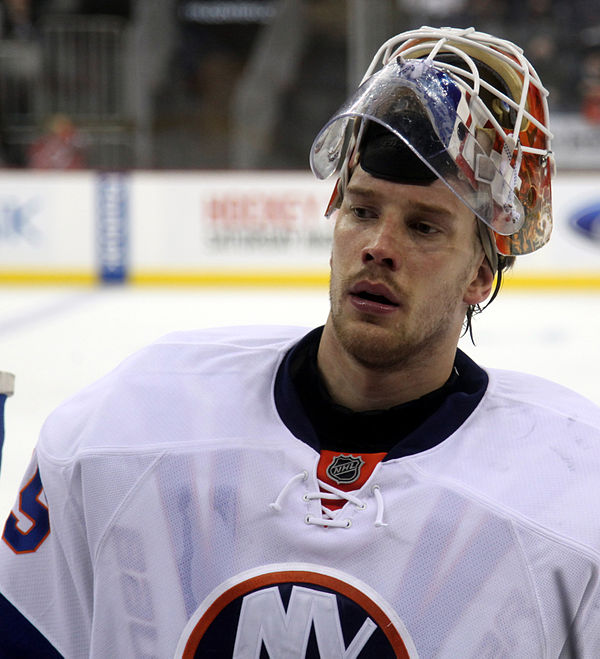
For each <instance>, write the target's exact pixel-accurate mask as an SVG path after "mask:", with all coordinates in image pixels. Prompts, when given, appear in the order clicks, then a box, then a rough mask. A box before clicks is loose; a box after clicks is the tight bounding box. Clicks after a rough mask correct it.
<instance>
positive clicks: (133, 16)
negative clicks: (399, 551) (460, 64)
mask: <svg viewBox="0 0 600 659" xmlns="http://www.w3.org/2000/svg"><path fill="white" fill-rule="evenodd" d="M421 25H432V26H442V25H451V26H453V27H468V26H474V27H475V28H476V29H478V30H481V31H484V32H491V33H493V34H495V35H496V36H499V37H504V38H508V39H511V40H514V41H515V42H517V43H518V44H519V45H521V46H522V47H523V48H524V49H525V52H526V54H527V56H528V57H529V59H530V60H531V61H532V62H533V64H534V65H535V67H536V68H537V70H538V72H539V74H540V76H541V78H542V81H543V82H544V84H545V85H546V87H547V88H548V89H549V90H550V98H549V105H550V112H551V117H552V122H551V127H552V129H553V132H554V135H555V138H554V142H553V147H554V151H555V155H556V161H557V165H558V171H559V174H558V176H557V178H556V180H555V182H554V186H553V204H554V235H553V238H552V240H551V242H550V244H549V245H548V246H547V247H544V248H543V249H542V250H540V251H539V252H537V253H536V254H533V255H528V256H525V257H521V258H520V259H519V263H518V265H517V268H516V269H515V271H514V273H512V274H510V275H509V276H507V278H506V281H505V284H504V289H503V291H502V293H501V295H500V297H499V298H498V300H497V301H496V302H494V304H493V305H492V306H491V307H490V308H489V309H488V310H486V311H485V312H484V313H483V314H482V315H481V316H480V317H477V318H476V319H475V323H474V326H475V339H476V345H473V344H471V343H470V342H469V340H468V338H465V339H463V340H462V341H461V347H462V349H463V350H465V351H467V352H468V353H469V354H471V356H473V357H474V358H475V359H477V360H478V361H480V362H481V363H482V364H484V365H488V366H497V367H503V368H515V369H519V370H524V371H528V372H532V373H536V374H539V375H541V376H544V377H547V378H549V379H552V380H555V381H558V382H560V383H562V384H564V385H566V386H569V387H571V388H574V389H577V390H578V391H580V392H581V393H582V394H584V395H585V396H587V397H589V398H590V399H592V400H594V401H595V402H596V403H599V404H600V385H599V384H598V379H597V373H598V371H600V345H599V344H600V342H599V337H600V3H599V2H591V1H590V0H569V2H566V1H565V0H493V1H492V0H0V371H11V372H12V373H14V374H15V375H16V392H15V396H14V397H13V398H10V399H9V400H8V402H7V405H6V430H7V438H6V443H5V447H4V453H3V462H2V469H1V471H0V520H1V519H2V518H3V517H4V513H5V512H6V511H7V510H8V508H9V507H10V506H11V505H12V503H13V501H14V499H15V494H16V492H17V490H18V484H19V481H20V478H21V474H22V473H23V471H24V469H25V466H26V464H27V461H28V460H29V456H30V455H31V451H32V449H33V446H34V444H35V441H36V439H37V435H38V433H39V430H40V428H41V426H42V424H43V421H44V419H45V418H46V416H47V415H48V414H49V413H50V412H51V410H52V409H53V408H54V407H55V406H56V405H58V404H59V403H60V401H61V400H63V399H64V398H65V397H68V396H70V395H71V394H73V393H75V391H77V390H79V389H80V388H81V387H83V386H85V385H87V384H89V383H90V382H92V381H93V380H94V379H96V378H98V377H100V376H101V375H102V374H103V373H105V372H106V371H108V370H110V369H112V368H113V367H114V366H116V364H117V363H118V362H119V361H120V360H122V359H123V358H124V357H125V356H126V355H127V354H129V353H131V352H132V351H134V350H135V349H137V348H139V347H141V346H142V345H144V344H146V343H148V342H149V341H152V340H153V339H155V338H157V337H158V336H160V335H162V334H164V333H166V332H169V331H172V330H183V329H191V328H197V327H205V326H214V325H223V324H229V325H231V324H246V323H257V322H258V323H280V324H295V325H305V326H307V327H312V326H315V325H317V324H321V323H323V322H324V321H325V318H326V314H327V308H328V299H327V297H328V295H327V278H328V260H329V246H330V233H331V222H328V221H326V220H324V219H323V212H324V209H325V207H326V205H327V201H328V199H329V196H330V194H331V190H332V185H333V183H332V182H331V181H326V182H316V181H315V180H314V178H313V177H312V175H311V174H310V172H309V166H308V153H309V149H310V145H311V143H312V140H313V139H314V137H315V135H316V133H317V132H318V130H319V129H320V127H321V126H322V125H323V123H324V122H325V121H326V120H327V119H328V118H329V116H330V115H331V114H332V113H333V112H334V111H335V110H336V109H337V107H338V106H339V105H340V104H341V103H342V102H343V101H344V99H345V98H346V96H347V94H348V93H349V92H350V91H351V90H353V89H354V88H355V86H356V84H357V83H358V82H359V80H360V79H361V77H362V74H363V72H364V70H365V69H366V67H367V65H368V63H369V62H370V61H371V58H372V56H373V54H374V53H375V51H376V50H377V48H378V46H379V45H380V44H381V43H382V42H383V41H384V40H386V39H387V38H389V37H391V36H393V35H395V34H397V33H399V32H402V31H404V30H408V29H413V28H417V27H420V26H421ZM0 524H1V522H0Z"/></svg>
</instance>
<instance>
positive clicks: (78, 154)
mask: <svg viewBox="0 0 600 659" xmlns="http://www.w3.org/2000/svg"><path fill="white" fill-rule="evenodd" d="M27 165H28V167H30V168H32V169H83V168H84V167H85V157H84V147H83V140H82V139H81V136H80V135H79V133H78V132H77V130H76V128H75V125H74V124H73V122H72V121H71V120H70V119H69V117H66V116H65V115H61V114H57V115H53V116H52V117H50V119H49V121H48V129H47V132H46V133H45V134H44V135H42V136H41V137H40V138H39V139H38V140H36V141H35V142H34V143H33V144H32V145H31V147H30V149H29V152H28V162H27Z"/></svg>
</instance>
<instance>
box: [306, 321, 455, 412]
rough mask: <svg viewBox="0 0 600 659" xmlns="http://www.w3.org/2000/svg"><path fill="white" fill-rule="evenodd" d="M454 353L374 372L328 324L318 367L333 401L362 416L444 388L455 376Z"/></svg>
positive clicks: (413, 359) (444, 352) (417, 357)
mask: <svg viewBox="0 0 600 659" xmlns="http://www.w3.org/2000/svg"><path fill="white" fill-rule="evenodd" d="M455 352H456V349H455V348H454V350H440V349H438V350H436V351H435V354H431V353H429V354H428V355H427V356H426V358H423V356H422V355H418V354H415V355H413V356H412V357H411V358H410V359H407V360H405V361H403V362H402V363H401V364H395V365H393V366H390V367H388V368H379V367H377V368H371V367H369V366H366V365H364V364H362V363H360V362H358V361H357V360H356V359H355V358H354V357H353V356H352V355H350V354H349V353H348V352H347V351H346V350H345V349H344V347H343V346H342V345H341V344H340V342H339V340H338V338H337V336H336V333H335V330H334V329H333V327H332V326H331V324H329V323H328V324H327V325H326V326H325V328H324V330H323V336H322V337H321V342H320V344H319V351H318V355H317V363H318V366H319V371H320V373H321V376H322V378H323V380H324V382H325V385H326V387H327V390H328V392H329V394H330V396H331V397H332V398H333V400H335V402H336V403H338V404H340V405H343V406H344V407H347V408H349V409H351V410H354V411H357V412H361V411H366V410H383V409H389V408H391V407H394V406H395V405H400V404H402V403H406V402H408V401H411V400H416V399H417V398H420V397H421V396H424V395H425V394H428V393H430V392H431V391H434V390H436V389H438V388H439V387H441V386H443V385H444V383H445V382H446V381H447V380H448V378H449V377H450V374H451V372H452V368H453V365H454V357H455Z"/></svg>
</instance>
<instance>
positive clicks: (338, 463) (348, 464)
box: [326, 454, 365, 485]
mask: <svg viewBox="0 0 600 659" xmlns="http://www.w3.org/2000/svg"><path fill="white" fill-rule="evenodd" d="M364 464H365V461H364V460H363V459H362V458H361V457H360V456H355V455H344V454H342V455H336V456H335V458H333V460H332V461H331V464H330V465H329V467H327V472H326V473H327V475H328V476H329V478H331V480H332V481H335V482H336V483H338V485H342V484H347V483H354V482H355V481H357V480H358V478H359V476H360V470H361V467H362V466H363V465H364Z"/></svg>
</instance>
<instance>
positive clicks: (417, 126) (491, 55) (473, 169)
mask: <svg viewBox="0 0 600 659" xmlns="http://www.w3.org/2000/svg"><path fill="white" fill-rule="evenodd" d="M378 67H379V68H378ZM376 69H378V70H376ZM546 97H547V92H546V90H545V89H544V88H543V86H542V84H541V81H540V79H539V77H538V75H537V73H536V72H535V70H534V69H533V67H532V66H531V64H530V63H529V62H528V61H527V59H526V58H525V57H524V56H523V52H522V50H521V49H520V48H518V47H517V46H515V45H514V44H512V43H511V42H509V41H504V40H501V39H497V38H495V37H492V36H490V35H487V34H484V33H481V32H476V31H475V30H474V29H473V28H468V29H464V30H463V29H454V28H440V29H434V28H428V27H424V28H421V29H420V30H414V31H410V32H404V33H402V34H400V35H398V36H396V37H394V38H392V39H390V40H389V41H388V42H386V43H385V44H383V46H382V47H381V48H380V50H379V52H378V53H377V54H376V56H375V58H374V59H373V62H372V63H371V65H370V66H369V68H368V70H367V72H366V74H365V77H364V78H363V82H362V83H361V85H360V87H359V88H358V90H357V91H356V93H355V94H354V95H353V96H352V97H351V98H350V99H349V100H348V101H347V102H346V103H345V104H344V105H343V106H342V107H341V108H340V109H339V110H338V112H336V114H335V115H334V116H333V117H332V118H331V119H330V120H329V121H328V122H327V124H326V125H325V126H324V127H323V129H322V130H321V131H320V133H319V134H318V135H317V138H316V139H315V141H314V143H313V145H312V148H311V153H310V162H311V167H312V170H313V172H314V173H315V175H316V176H317V177H318V178H322V179H324V178H327V177H328V176H330V175H331V174H333V173H334V172H339V180H338V183H337V185H336V189H335V191H334V194H333V197H332V200H331V203H330V206H329V208H328V212H327V214H328V215H329V214H330V213H331V212H332V211H333V210H335V209H336V208H339V206H340V204H341V200H342V197H343V192H344V189H345V186H346V184H347V183H348V180H349V178H350V175H351V174H352V171H353V170H354V168H355V167H356V165H357V164H358V163H359V162H360V163H361V164H363V160H362V159H363V158H364V168H365V169H366V171H369V172H370V173H372V174H373V175H374V176H379V177H381V178H389V179H391V180H402V181H404V182H408V183H416V184H419V182H421V183H426V182H427V180H428V179H429V180H433V179H434V178H435V177H437V178H439V179H441V180H442V181H443V182H444V183H445V184H446V185H447V186H448V187H449V188H450V189H451V190H452V192H453V193H454V194H455V195H456V196H457V197H459V198H460V199H461V201H462V202H463V203H465V204H466V205H467V206H468V207H469V208H471V209H472V210H473V212H474V213H475V214H476V215H477V217H478V218H479V219H480V220H481V221H482V222H484V223H485V224H486V225H487V226H488V227H489V228H490V229H491V230H492V234H491V235H492V238H493V242H494V243H495V246H496V250H497V252H498V253H499V254H504V255H507V256H510V255H519V254H527V253H529V252H533V251H535V250H536V249H538V248H540V247H541V246H542V245H544V244H545V243H546V242H547V241H548V239H549V237H550V232H551V228H552V209H551V188H550V180H551V177H552V174H553V168H554V165H553V158H552V152H551V148H550V145H551V138H552V135H551V133H550V131H549V129H548V106H547V102H546ZM390 133H391V135H390ZM385 135H387V136H388V137H387V142H386V137H385ZM390 137H391V138H392V141H393V142H396V146H393V145H391V144H390V140H389V138H390ZM373 139H376V140H378V143H379V146H378V156H377V157H376V158H373V157H372V156H371V155H370V154H369V151H370V150H371V151H373V149H372V148H371V147H370V142H371V140H373ZM394 153H395V154H396V155H394Z"/></svg>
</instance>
